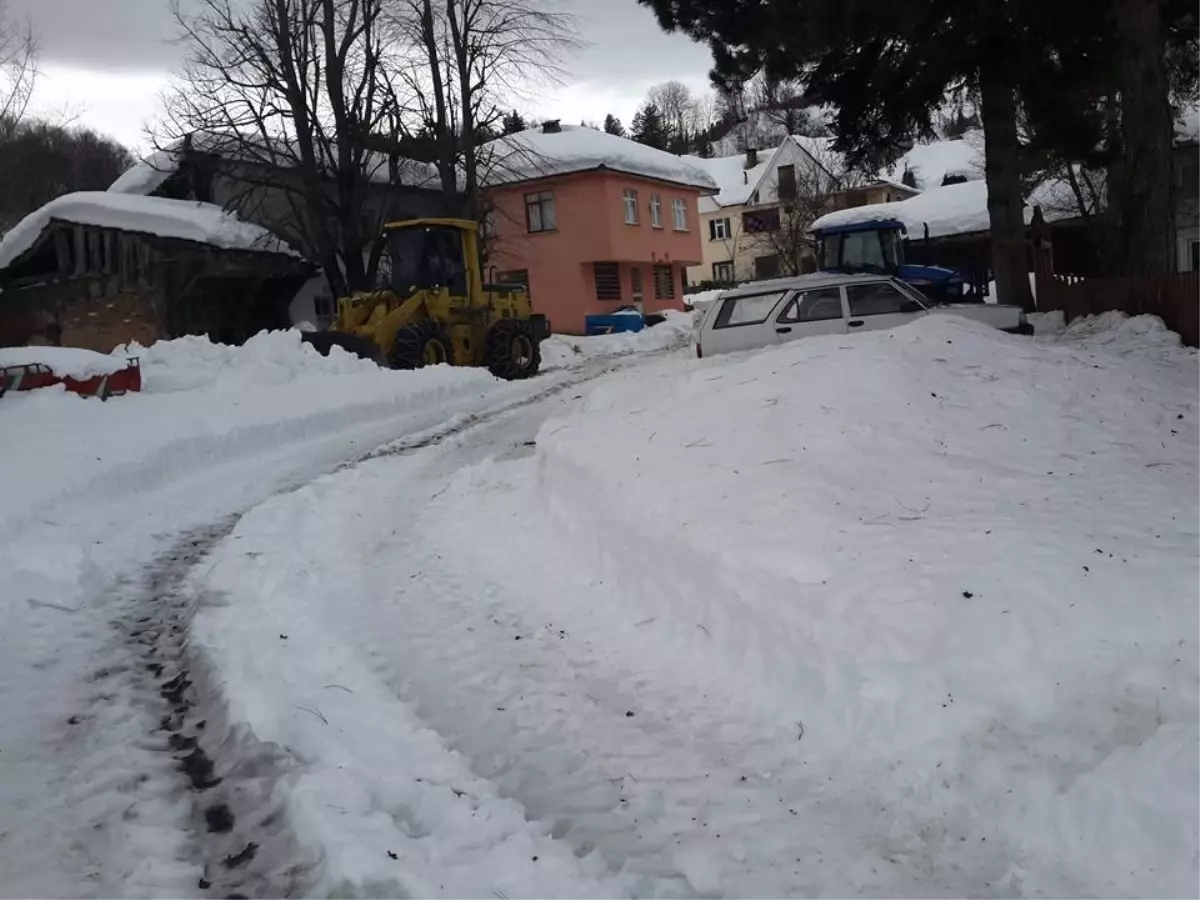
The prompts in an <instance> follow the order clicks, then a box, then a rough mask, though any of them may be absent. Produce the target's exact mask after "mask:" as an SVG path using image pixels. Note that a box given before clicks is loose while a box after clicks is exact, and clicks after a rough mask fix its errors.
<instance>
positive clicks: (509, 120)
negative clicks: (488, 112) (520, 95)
mask: <svg viewBox="0 0 1200 900" xmlns="http://www.w3.org/2000/svg"><path fill="white" fill-rule="evenodd" d="M503 124H504V133H505V134H516V133H517V132H518V131H524V130H525V119H524V118H522V117H521V114H520V113H519V112H517V111H516V110H515V109H514V110H513V111H512V112H510V113H509V114H508V115H506V116H505V117H504V122H503Z"/></svg>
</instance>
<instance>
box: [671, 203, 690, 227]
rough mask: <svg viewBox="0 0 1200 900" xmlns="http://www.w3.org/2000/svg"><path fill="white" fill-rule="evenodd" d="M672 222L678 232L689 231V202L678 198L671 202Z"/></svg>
mask: <svg viewBox="0 0 1200 900" xmlns="http://www.w3.org/2000/svg"><path fill="white" fill-rule="evenodd" d="M671 220H672V222H673V224H674V226H675V230H676V231H687V230H688V227H687V201H686V200H683V199H681V198H679V197H676V198H675V199H674V200H672V201H671Z"/></svg>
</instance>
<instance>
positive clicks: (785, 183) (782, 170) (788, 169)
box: [779, 166, 796, 201]
mask: <svg viewBox="0 0 1200 900" xmlns="http://www.w3.org/2000/svg"><path fill="white" fill-rule="evenodd" d="M779 199H780V200H785V201H786V200H795V199H796V167H795V166H780V167H779Z"/></svg>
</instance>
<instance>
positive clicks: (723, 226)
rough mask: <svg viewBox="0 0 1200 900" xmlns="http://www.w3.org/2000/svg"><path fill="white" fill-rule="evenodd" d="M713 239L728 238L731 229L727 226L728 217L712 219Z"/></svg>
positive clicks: (724, 239) (721, 239)
mask: <svg viewBox="0 0 1200 900" xmlns="http://www.w3.org/2000/svg"><path fill="white" fill-rule="evenodd" d="M712 222H713V240H714V241H727V240H729V236H730V232H731V231H732V229H731V228H730V227H729V217H728V216H726V217H725V218H721V219H713V220H712Z"/></svg>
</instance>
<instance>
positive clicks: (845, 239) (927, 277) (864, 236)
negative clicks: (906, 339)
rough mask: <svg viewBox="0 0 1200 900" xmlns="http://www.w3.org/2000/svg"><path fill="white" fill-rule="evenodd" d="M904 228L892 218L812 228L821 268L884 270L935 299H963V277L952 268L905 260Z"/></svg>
mask: <svg viewBox="0 0 1200 900" xmlns="http://www.w3.org/2000/svg"><path fill="white" fill-rule="evenodd" d="M907 232H908V229H907V228H905V226H904V223H902V222H899V221H897V220H895V219H884V220H880V221H875V222H855V223H852V224H848V225H833V226H829V227H826V228H820V229H817V230H816V231H814V233H813V236H814V237H815V238H816V242H817V260H818V263H817V264H818V265H819V266H820V268H821V270H822V271H824V272H841V273H846V274H851V273H855V272H870V273H874V274H878V273H886V274H889V275H893V276H895V277H896V278H899V279H900V280H901V281H903V282H905V283H907V284H911V285H912V286H913V287H915V288H918V289H919V290H920V291H921V292H922V293H924V294H925V295H926V296H927V297H929V298H930V299H931V300H933V301H935V302H946V301H951V300H955V301H957V300H961V299H964V288H965V286H966V280H965V279H964V278H963V276H962V274H961V273H959V272H957V271H955V270H954V269H947V268H943V267H942V266H929V265H919V264H917V263H909V262H906V261H905V258H904V256H905V253H904V250H905V243H906V241H905V237H906V235H907Z"/></svg>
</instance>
